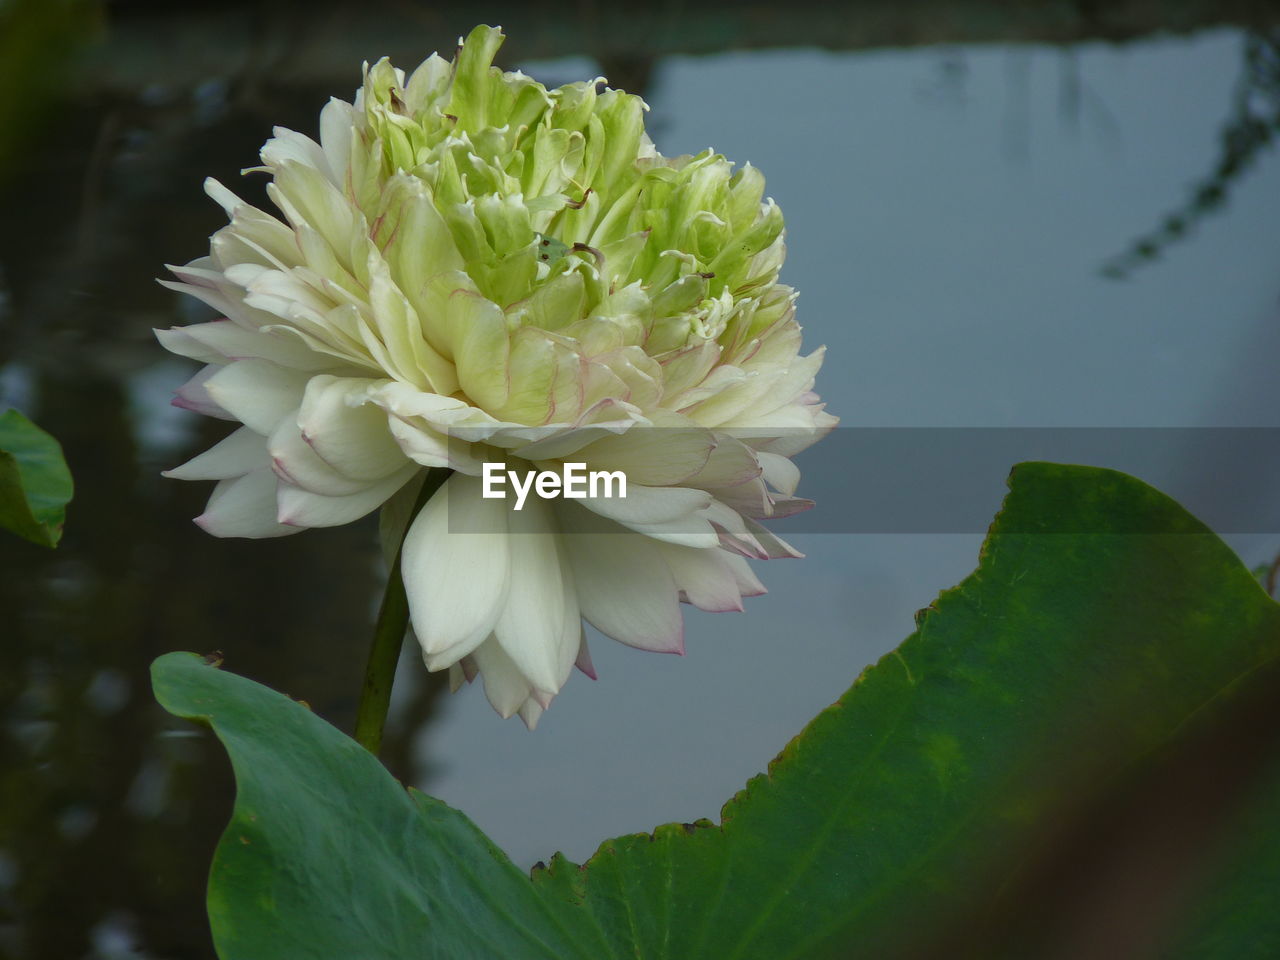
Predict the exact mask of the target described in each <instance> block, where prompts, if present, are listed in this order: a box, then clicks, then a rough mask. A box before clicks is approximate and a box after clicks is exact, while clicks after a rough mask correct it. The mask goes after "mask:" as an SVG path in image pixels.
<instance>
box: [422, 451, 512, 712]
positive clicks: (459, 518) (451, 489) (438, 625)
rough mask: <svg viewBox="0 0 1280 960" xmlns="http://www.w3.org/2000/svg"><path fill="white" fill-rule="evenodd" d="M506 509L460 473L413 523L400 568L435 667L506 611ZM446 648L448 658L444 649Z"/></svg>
mask: <svg viewBox="0 0 1280 960" xmlns="http://www.w3.org/2000/svg"><path fill="white" fill-rule="evenodd" d="M507 514H508V511H507V507H506V505H505V504H504V503H503V502H502V501H501V500H485V499H483V498H482V497H481V496H480V484H479V482H478V481H476V480H475V479H473V478H471V477H465V476H462V475H461V474H454V475H453V476H452V477H450V478H449V479H448V480H447V481H446V482H445V484H444V486H442V487H441V488H440V490H439V491H438V492H437V493H436V494H435V495H434V496H433V497H432V498H431V499H430V500H428V501H427V503H426V505H425V506H424V507H423V508H422V510H421V512H420V513H419V514H418V516H417V518H416V519H415V520H414V521H413V524H412V525H411V526H410V527H409V533H408V535H406V537H405V540H404V549H403V552H402V554H401V559H400V563H401V572H402V574H403V576H404V585H405V591H406V592H407V593H408V595H409V612H410V615H411V617H412V620H413V628H414V631H415V632H416V633H417V635H418V641H419V643H421V644H422V649H423V651H424V653H425V655H426V656H427V657H428V661H429V665H430V667H431V669H433V670H439V669H442V668H444V667H445V666H448V664H449V663H452V662H453V661H455V660H458V659H460V658H461V657H464V656H466V655H467V654H469V653H471V652H472V651H473V650H475V648H476V647H477V646H479V644H480V643H481V642H482V641H484V639H485V638H486V637H488V636H489V634H490V633H491V632H492V631H493V627H494V624H496V623H497V622H498V617H499V616H501V614H502V611H503V608H504V607H505V605H506V602H507V592H508V590H509V589H510V568H511V558H510V547H509V545H508V543H507V538H506V535H505V534H506V531H507ZM451 522H452V526H453V528H454V529H453V530H452V531H451V530H450V526H451ZM494 646H497V644H496V642H495V644H494ZM443 651H449V654H450V656H449V658H448V659H444V660H442V659H440V658H439V657H438V655H439V654H441V653H442V652H443ZM516 706H518V704H517V705H516ZM512 709H513V710H514V709H515V707H514V706H513V707H512Z"/></svg>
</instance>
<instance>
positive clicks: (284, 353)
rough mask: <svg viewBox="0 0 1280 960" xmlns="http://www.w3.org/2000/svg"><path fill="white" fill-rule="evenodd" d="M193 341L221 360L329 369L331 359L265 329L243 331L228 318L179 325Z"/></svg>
mask: <svg viewBox="0 0 1280 960" xmlns="http://www.w3.org/2000/svg"><path fill="white" fill-rule="evenodd" d="M181 329H183V330H185V332H186V333H187V334H188V335H189V336H190V337H191V338H192V339H193V340H195V341H196V342H197V343H200V344H203V345H204V346H206V347H208V348H209V349H210V350H214V351H217V353H218V354H219V355H220V357H221V358H223V359H221V360H220V361H219V362H221V363H225V362H226V361H227V360H242V359H248V358H253V357H257V358H260V359H263V360H270V361H271V362H272V363H275V364H278V365H280V366H282V367H289V368H291V369H293V370H305V371H317V370H325V369H332V368H333V366H334V363H333V359H332V358H331V357H326V356H323V355H318V354H316V353H315V352H314V351H312V350H308V349H307V348H306V347H304V346H303V345H302V344H300V343H299V342H298V341H297V340H295V339H293V338H292V337H281V336H278V335H275V334H273V333H272V332H271V331H269V330H263V329H260V328H259V329H254V330H246V329H245V328H244V327H241V326H239V325H238V324H236V323H232V322H231V321H230V320H215V321H213V322H212V323H198V324H195V325H193V326H190V327H183V328H181Z"/></svg>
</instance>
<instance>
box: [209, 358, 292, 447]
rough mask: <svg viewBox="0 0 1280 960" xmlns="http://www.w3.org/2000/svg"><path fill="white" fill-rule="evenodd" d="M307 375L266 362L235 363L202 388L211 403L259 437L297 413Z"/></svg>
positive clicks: (244, 361) (268, 434) (224, 368)
mask: <svg viewBox="0 0 1280 960" xmlns="http://www.w3.org/2000/svg"><path fill="white" fill-rule="evenodd" d="M308 379H310V377H309V375H308V374H305V373H300V372H298V371H296V370H286V369H285V368H284V367H278V366H276V365H275V364H274V363H270V362H268V361H266V360H237V361H236V362H235V363H232V364H230V365H228V366H225V367H223V368H222V369H221V370H219V371H218V372H217V373H215V374H214V375H213V376H212V377H210V378H209V380H208V382H207V383H206V384H205V389H206V390H207V391H208V393H209V396H211V397H212V398H213V400H214V402H215V403H217V404H218V406H220V407H222V409H224V410H226V411H227V412H228V413H230V414H231V415H232V416H234V417H235V418H236V419H237V420H239V421H240V422H241V423H243V424H244V425H245V426H247V427H252V428H253V429H254V430H256V431H257V432H258V433H260V434H262V435H263V436H270V435H271V434H272V433H274V432H275V429H276V427H277V426H278V425H279V423H280V421H281V420H282V419H284V418H285V417H286V416H288V415H289V414H291V413H293V412H294V411H295V410H297V409H298V405H299V404H300V403H301V402H302V392H303V390H304V389H305V387H306V385H307V380H308Z"/></svg>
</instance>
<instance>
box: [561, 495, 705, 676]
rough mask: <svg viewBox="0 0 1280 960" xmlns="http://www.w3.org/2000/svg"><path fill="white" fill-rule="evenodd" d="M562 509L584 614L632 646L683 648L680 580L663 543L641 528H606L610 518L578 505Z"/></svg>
mask: <svg viewBox="0 0 1280 960" xmlns="http://www.w3.org/2000/svg"><path fill="white" fill-rule="evenodd" d="M557 514H558V515H559V517H560V518H561V524H562V526H563V528H564V529H565V531H566V533H565V537H564V542H565V546H566V548H567V552H568V554H569V565H570V568H571V569H572V571H573V578H574V583H575V584H576V586H577V590H578V601H579V603H580V605H581V608H582V615H583V616H584V617H586V618H587V620H589V621H590V622H591V623H592V625H593V626H595V628H596V629H597V630H599V631H600V632H601V633H603V634H604V635H605V636H607V637H612V638H613V639H614V640H618V641H620V642H622V643H625V644H627V645H628V646H632V647H639V648H641V649H643V650H654V651H658V652H661V653H683V652H684V624H683V623H682V621H681V619H680V608H679V604H678V601H677V598H676V584H675V580H674V579H673V578H672V576H671V571H670V570H669V569H668V568H667V565H666V564H665V563H664V562H663V559H662V552H661V550H660V549H659V547H658V544H656V543H655V542H653V541H652V540H650V539H649V538H647V537H643V536H640V535H639V534H636V533H609V532H604V531H607V530H609V529H610V525H609V524H608V523H607V522H606V521H604V520H601V519H600V518H598V517H594V516H592V515H591V514H590V512H588V511H585V510H581V509H577V508H575V507H573V506H572V505H568V504H566V505H564V506H562V507H560V509H558V510H557ZM614 529H616V528H614Z"/></svg>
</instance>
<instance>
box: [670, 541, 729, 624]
mask: <svg viewBox="0 0 1280 960" xmlns="http://www.w3.org/2000/svg"><path fill="white" fill-rule="evenodd" d="M658 549H659V550H660V551H661V553H662V558H663V560H665V561H666V564H667V567H668V568H669V569H670V570H671V575H672V576H673V577H674V578H675V582H676V586H678V587H679V588H680V593H681V594H682V595H683V596H684V598H685V599H686V600H688V601H689V602H690V603H692V604H693V605H694V606H695V607H697V608H698V609H700V610H708V611H710V612H712V613H726V612H728V611H730V610H735V611H737V610H741V609H742V593H741V591H740V590H739V589H738V578H737V577H736V576H735V575H734V568H733V567H732V565H731V564H730V563H729V561H730V560H735V559H740V558H737V557H734V556H733V555H732V554H729V553H726V552H725V551H723V550H721V549H719V548H718V547H713V548H712V549H710V550H695V549H692V548H690V547H677V546H673V545H671V544H667V543H663V544H659V545H658Z"/></svg>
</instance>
